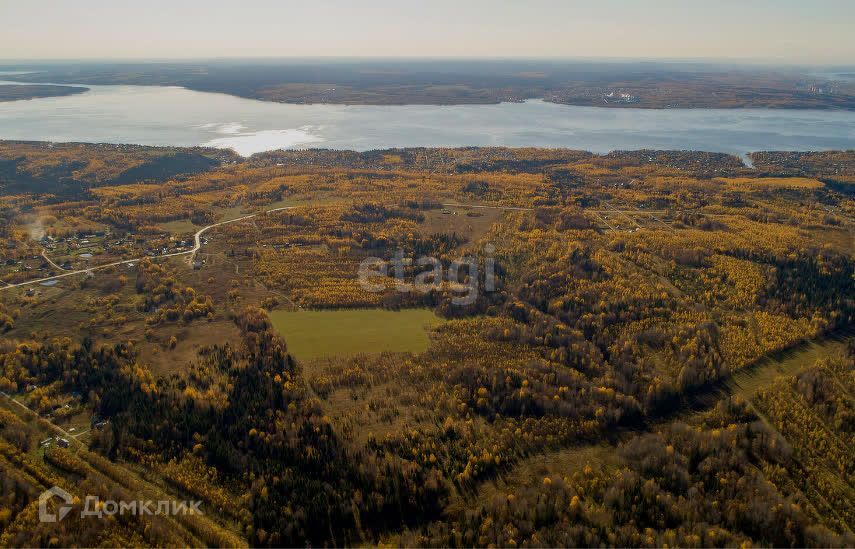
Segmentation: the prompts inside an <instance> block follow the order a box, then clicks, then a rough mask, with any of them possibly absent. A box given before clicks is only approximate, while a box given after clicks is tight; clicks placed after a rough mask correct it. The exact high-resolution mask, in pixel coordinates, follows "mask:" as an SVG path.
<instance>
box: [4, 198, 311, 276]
mask: <svg viewBox="0 0 855 549" xmlns="http://www.w3.org/2000/svg"><path fill="white" fill-rule="evenodd" d="M293 208H296V206H283V207H281V208H273V209H272V210H265V211H263V212H258V213H254V214H249V215H245V216H243V217H237V218H235V219H229V220H226V221H220V222H218V223H212V224H211V225H207V226H205V227H202V228H201V229H199V230H198V231H196V234H194V235H193V249H191V250H185V251H183V252H173V253H171V254H163V255H156V256H143V257H136V258H134V259H123V260H122V261H113V262H112V263H105V264H103V265H96V266H94V267H89V268H88V269H79V270H76V271H66V272H64V273H62V274H58V275H53V276H46V277H44V278H37V279H35V280H27V281H26V282H18V283H17V284H9V283H6V284H7V285H6V286H3V287H0V291H3V290H10V289H12V288H20V287H21V286H29V285H32V284H41V283H42V282H47V281H49V280H58V279H60V278H65V277H67V276H74V275H79V274H84V273H91V272H93V271H98V270H101V269H107V268H109V267H115V266H117V265H127V264H128V263H136V262H138V261H141V260H143V259H145V258H146V257H148V258H149V259H162V258H164V257H176V256H179V255H189V256H190V261H191V262H192V261H193V259H194V258H195V257H196V253H197V252H198V251H199V249H200V248H201V247H202V235H203V234H205V232H206V231H208V230H210V229H213V228H214V227H219V226H220V225H228V224H229V223H237V222H238V221H244V220H246V219H251V218H253V217H257V216H259V215H267V214H270V213H273V212H279V211H282V210H291V209H293ZM42 257H44V258H45V259H47V261H48V263H50V264H51V265H53V266H54V267H56V268H58V269H62V267H59V266H58V265H57V264H56V263H54V262H53V261H51V260H50V259H49V258H48V257H47V254H45V253H44V250H43V251H42Z"/></svg>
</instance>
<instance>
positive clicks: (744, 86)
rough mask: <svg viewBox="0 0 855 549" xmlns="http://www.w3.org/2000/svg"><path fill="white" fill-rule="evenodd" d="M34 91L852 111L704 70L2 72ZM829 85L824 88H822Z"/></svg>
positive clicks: (482, 67)
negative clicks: (112, 89)
mask: <svg viewBox="0 0 855 549" xmlns="http://www.w3.org/2000/svg"><path fill="white" fill-rule="evenodd" d="M0 70H4V71H5V70H9V71H15V72H23V73H24V74H12V75H10V76H7V78H9V79H12V80H15V81H20V82H26V83H30V84H36V83H40V82H51V83H54V82H60V83H62V82H69V83H74V84H91V85H142V86H182V87H185V88H188V89H191V90H196V91H204V92H215V93H227V94H230V95H235V96H238V97H246V98H251V99H259V100H262V101H274V102H279V103H295V104H312V103H327V104H344V105H461V104H493V103H501V102H520V101H526V100H530V99H540V100H544V101H550V102H553V103H559V104H564V105H583V106H594V107H602V108H625V107H633V108H649V109H668V108H771V109H780V108H784V109H845V110H852V109H853V108H855V87H853V84H852V82H851V80H849V79H846V78H845V77H835V76H818V75H817V74H815V73H813V72H811V71H809V70H808V69H807V68H801V67H768V66H763V65H745V66H740V65H735V64H732V63H730V64H729V63H722V62H711V61H706V62H703V61H696V62H684V61H671V62H668V61H645V62H643V63H635V62H631V61H622V60H617V59H615V60H608V61H604V60H602V59H600V60H597V61H585V60H578V59H577V60H572V59H549V60H538V59H425V58H416V59H402V58H399V59H392V58H389V59H333V58H330V59H322V58H316V59H314V60H313V61H312V62H311V63H307V62H306V61H305V60H300V59H294V60H286V59H254V60H249V59H241V60H229V59H220V60H210V61H184V62H177V61H172V62H165V61H145V62H133V61H124V62H119V61H113V62H108V61H66V62H47V61H42V62H37V63H30V64H26V63H15V64H6V65H0ZM830 78H831V79H830Z"/></svg>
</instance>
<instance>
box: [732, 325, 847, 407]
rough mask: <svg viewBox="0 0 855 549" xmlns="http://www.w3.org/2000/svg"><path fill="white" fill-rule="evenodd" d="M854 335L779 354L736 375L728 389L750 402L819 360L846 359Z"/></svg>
mask: <svg viewBox="0 0 855 549" xmlns="http://www.w3.org/2000/svg"><path fill="white" fill-rule="evenodd" d="M850 335H851V334H849V333H843V334H838V335H835V336H831V337H828V338H825V339H820V340H816V341H807V342H804V343H802V344H800V345H796V346H795V347H793V348H792V349H788V350H786V351H782V352H780V353H775V354H774V355H773V356H771V357H768V358H765V359H762V360H761V361H760V362H758V363H757V364H756V365H754V366H752V367H749V368H746V369H745V370H743V371H740V372H737V373H735V374H734V375H733V378H732V380H731V382H730V383H729V384H728V385H729V386H730V388H731V390H732V391H733V392H734V393H736V394H738V395H741V396H742V397H744V398H748V399H750V398H752V397H753V396H755V395H756V394H757V392H758V391H760V390H761V389H764V388H767V387H769V386H770V385H771V384H772V383H773V382H774V381H775V379H777V378H778V377H781V376H791V375H795V374H797V373H798V372H800V371H801V370H803V369H805V368H807V367H809V366H811V365H813V364H814V363H815V362H816V361H817V360H819V359H823V358H830V357H832V356H837V355H843V353H844V351H845V349H846V338H847V337H848V336H850Z"/></svg>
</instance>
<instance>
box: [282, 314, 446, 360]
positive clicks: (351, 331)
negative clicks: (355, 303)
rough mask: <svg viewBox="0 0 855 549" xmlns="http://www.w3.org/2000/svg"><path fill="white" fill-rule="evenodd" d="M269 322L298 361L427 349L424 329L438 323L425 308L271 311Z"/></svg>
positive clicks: (436, 318) (426, 331)
mask: <svg viewBox="0 0 855 549" xmlns="http://www.w3.org/2000/svg"><path fill="white" fill-rule="evenodd" d="M270 319H271V321H272V322H273V326H274V327H275V328H276V330H277V331H278V332H279V333H280V334H281V335H282V337H284V338H285V342H286V343H287V344H288V351H289V352H290V353H291V354H292V355H293V356H295V357H296V358H298V359H312V358H318V357H323V356H347V355H354V354H357V353H380V352H382V351H393V352H411V353H420V352H423V351H425V350H427V348H428V345H429V344H430V340H429V339H428V330H429V329H430V328H431V327H432V326H436V325H437V324H440V323H441V322H442V319H440V318H439V317H438V316H436V315H435V314H434V313H433V311H431V310H429V309H405V310H402V311H389V310H386V309H338V310H332V311H272V312H271V313H270Z"/></svg>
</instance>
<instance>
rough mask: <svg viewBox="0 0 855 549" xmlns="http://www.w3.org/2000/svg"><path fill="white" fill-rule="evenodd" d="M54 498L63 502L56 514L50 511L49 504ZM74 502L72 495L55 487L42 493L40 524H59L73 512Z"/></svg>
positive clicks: (40, 498)
mask: <svg viewBox="0 0 855 549" xmlns="http://www.w3.org/2000/svg"><path fill="white" fill-rule="evenodd" d="M54 497H58V498H59V499H61V500H62V503H60V504H59V507H58V508H57V511H56V513H51V512H50V511H48V502H49V501H50V500H51V499H53V498H54ZM73 500H74V498H73V497H72V495H71V494H69V493H68V492H66V491H65V490H63V489H62V488H60V487H59V486H54V487H52V488H49V489H47V490H45V491H44V492H42V493H41V495H40V496H39V521H40V522H59V521H61V520H62V519H64V518H65V516H66V515H67V514H68V513H69V512H70V511H71V502H72V501H73Z"/></svg>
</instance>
